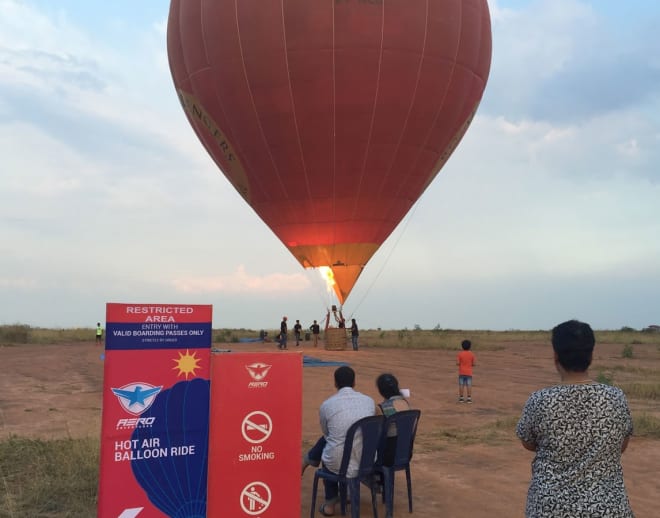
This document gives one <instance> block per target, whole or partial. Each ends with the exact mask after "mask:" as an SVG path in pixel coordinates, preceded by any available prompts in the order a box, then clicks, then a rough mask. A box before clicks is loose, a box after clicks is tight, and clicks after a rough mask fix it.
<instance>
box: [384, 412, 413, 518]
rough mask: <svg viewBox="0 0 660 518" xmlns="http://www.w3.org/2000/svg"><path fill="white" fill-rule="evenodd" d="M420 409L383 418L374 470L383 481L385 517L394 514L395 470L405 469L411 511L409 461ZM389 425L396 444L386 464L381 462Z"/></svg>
mask: <svg viewBox="0 0 660 518" xmlns="http://www.w3.org/2000/svg"><path fill="white" fill-rule="evenodd" d="M421 413H422V412H421V411H420V410H403V411H401V412H397V413H395V414H392V415H391V416H389V417H388V418H387V419H386V420H385V424H384V425H383V432H382V437H381V444H380V447H379V452H378V453H379V455H378V456H379V460H378V462H377V463H376V467H375V472H376V473H379V474H380V475H381V479H382V481H383V499H384V500H385V518H392V517H393V516H394V474H395V473H396V472H397V471H402V470H405V471H406V483H407V485H408V511H409V512H411V513H412V510H413V504H412V481H411V478H410V461H411V459H412V455H413V446H414V444H415V435H416V434H417V423H418V422H419V418H420V416H421ZM391 426H395V427H396V446H395V447H394V452H393V458H392V459H391V460H392V464H391V465H389V466H387V465H385V463H384V462H383V459H384V457H385V448H386V447H387V431H388V430H389V429H390V427H391Z"/></svg>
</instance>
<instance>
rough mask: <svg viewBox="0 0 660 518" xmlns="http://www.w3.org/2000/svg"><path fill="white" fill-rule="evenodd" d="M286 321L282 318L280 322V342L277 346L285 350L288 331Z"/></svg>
mask: <svg viewBox="0 0 660 518" xmlns="http://www.w3.org/2000/svg"><path fill="white" fill-rule="evenodd" d="M286 321H287V318H286V317H282V322H281V323H280V342H279V346H278V347H279V348H280V349H286V339H287V334H288V331H289V328H288V326H287V324H286Z"/></svg>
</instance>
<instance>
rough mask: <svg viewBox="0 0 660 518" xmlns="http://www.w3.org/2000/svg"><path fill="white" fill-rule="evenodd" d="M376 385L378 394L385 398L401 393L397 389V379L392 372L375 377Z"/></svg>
mask: <svg viewBox="0 0 660 518" xmlns="http://www.w3.org/2000/svg"><path fill="white" fill-rule="evenodd" d="M376 386H377V387H378V392H380V395H381V396H383V397H384V398H385V399H390V398H391V397H392V396H399V395H401V390H399V380H397V379H396V378H395V377H394V375H393V374H389V373H385V374H381V375H380V376H378V378H376Z"/></svg>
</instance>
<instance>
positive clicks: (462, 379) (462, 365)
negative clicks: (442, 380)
mask: <svg viewBox="0 0 660 518" xmlns="http://www.w3.org/2000/svg"><path fill="white" fill-rule="evenodd" d="M461 347H462V348H463V350H462V351H461V352H460V353H458V356H457V357H456V365H458V402H459V403H462V402H463V401H464V399H463V388H464V387H467V402H468V403H472V367H474V366H475V365H476V364H477V363H476V357H475V356H474V353H472V351H470V348H471V347H472V342H470V340H463V341H462V342H461Z"/></svg>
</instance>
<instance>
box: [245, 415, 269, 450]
mask: <svg viewBox="0 0 660 518" xmlns="http://www.w3.org/2000/svg"><path fill="white" fill-rule="evenodd" d="M272 431H273V421H272V420H271V419H270V416H269V415H268V414H267V413H266V412H262V411H260V410H255V411H254V412H250V413H249V414H248V415H246V416H245V419H243V424H242V425H241V433H242V434H243V438H244V439H245V440H246V441H247V442H249V443H252V444H259V443H262V442H264V441H265V440H266V439H268V438H269V437H270V434H271V433H272Z"/></svg>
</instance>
